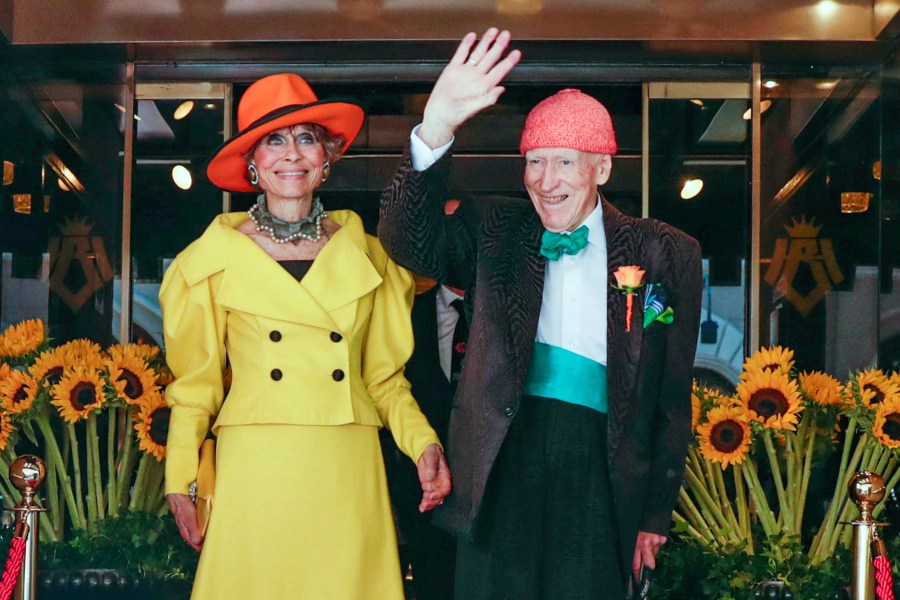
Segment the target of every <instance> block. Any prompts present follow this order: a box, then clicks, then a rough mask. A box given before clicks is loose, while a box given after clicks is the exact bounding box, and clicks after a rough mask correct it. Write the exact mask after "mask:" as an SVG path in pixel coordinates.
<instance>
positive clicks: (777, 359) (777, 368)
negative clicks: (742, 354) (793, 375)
mask: <svg viewBox="0 0 900 600" xmlns="http://www.w3.org/2000/svg"><path fill="white" fill-rule="evenodd" d="M793 367H794V351H793V350H790V349H788V348H782V347H781V346H773V347H771V348H760V349H759V350H757V351H756V352H755V353H754V354H753V356H751V357H750V358H748V359H747V360H745V361H744V370H743V372H742V373H741V381H746V380H747V379H750V377H751V376H752V375H753V374H754V373H757V372H760V371H774V372H776V373H784V374H785V375H787V374H788V373H790V372H791V369H792V368H793Z"/></svg>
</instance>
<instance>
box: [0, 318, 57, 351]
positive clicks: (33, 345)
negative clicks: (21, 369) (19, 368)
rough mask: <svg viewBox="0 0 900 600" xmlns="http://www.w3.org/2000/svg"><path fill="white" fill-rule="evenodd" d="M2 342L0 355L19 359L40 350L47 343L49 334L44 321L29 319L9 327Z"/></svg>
mask: <svg viewBox="0 0 900 600" xmlns="http://www.w3.org/2000/svg"><path fill="white" fill-rule="evenodd" d="M2 340H3V341H2V347H0V355H2V356H12V357H18V356H23V355H25V354H28V353H29V352H34V351H36V350H37V349H38V348H40V347H41V345H42V344H44V343H45V342H46V341H47V332H46V330H45V328H44V322H43V321H41V320H40V319H29V320H27V321H22V322H21V323H17V324H15V325H10V326H9V327H7V328H6V331H4V332H3V336H2Z"/></svg>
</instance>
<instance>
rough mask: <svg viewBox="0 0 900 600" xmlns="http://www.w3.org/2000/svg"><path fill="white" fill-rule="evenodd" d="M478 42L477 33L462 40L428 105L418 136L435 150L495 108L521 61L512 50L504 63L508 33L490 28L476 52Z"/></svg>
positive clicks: (439, 78)
mask: <svg viewBox="0 0 900 600" xmlns="http://www.w3.org/2000/svg"><path fill="white" fill-rule="evenodd" d="M476 39H477V36H476V35H475V34H474V33H467V34H466V36H465V37H464V38H463V39H462V42H460V44H459V47H458V48H457V49H456V53H455V54H454V55H453V58H451V59H450V62H449V63H448V64H447V66H446V67H444V70H443V71H442V72H441V75H440V77H438V80H437V82H436V83H435V84H434V89H433V90H432V91H431V96H429V98H428V103H427V104H426V105H425V114H424V116H423V119H422V126H421V127H420V128H419V131H418V135H419V137H420V138H421V139H422V141H423V142H425V143H426V144H428V146H429V147H430V148H432V149H434V148H439V147H441V146H443V145H445V144H447V143H448V142H449V141H450V140H451V139H453V133H454V132H455V131H456V129H457V128H458V127H459V126H460V125H462V124H463V123H465V122H466V121H467V120H469V119H470V118H471V117H473V116H474V115H476V114H477V113H479V112H480V111H482V110H484V109H485V108H487V107H489V106H493V105H494V104H496V102H497V99H498V98H500V94H502V93H503V92H504V91H505V90H506V88H504V87H503V86H501V85H500V82H501V81H503V79H504V78H505V77H506V75H507V74H508V73H509V72H510V70H511V69H512V68H513V67H514V66H516V63H518V62H519V59H520V58H522V53H521V52H519V51H518V50H513V51H512V52H510V53H509V54H507V55H506V57H505V58H503V60H501V57H502V56H503V53H504V52H505V51H506V47H507V46H508V45H509V32H508V31H499V32H498V31H497V29H496V28H495V27H491V28H490V29H488V30H487V31H485V32H484V35H483V36H481V41H480V42H478V45H477V46H475V48H474V50H473V49H472V46H474V45H475V40H476Z"/></svg>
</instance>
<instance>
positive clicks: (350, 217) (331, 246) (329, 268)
mask: <svg viewBox="0 0 900 600" xmlns="http://www.w3.org/2000/svg"><path fill="white" fill-rule="evenodd" d="M329 216H330V218H331V219H332V220H334V221H335V222H336V223H338V224H339V225H341V228H340V229H339V230H338V231H337V233H335V234H334V236H332V238H331V240H330V241H329V242H328V243H327V244H325V247H324V248H322V251H321V252H320V253H319V256H318V257H317V258H316V260H315V262H314V263H313V265H312V267H311V268H310V270H309V273H307V274H306V277H304V278H303V281H302V282H301V286H302V287H303V288H304V289H305V290H306V292H307V293H308V294H309V295H310V296H311V297H312V298H314V299H315V301H316V302H317V303H318V304H319V306H321V307H322V308H323V309H324V310H325V311H326V312H327V313H328V315H329V317H330V318H331V319H332V320H333V321H334V322H335V323H336V324H337V325H338V328H339V329H340V330H341V331H345V332H346V331H349V330H350V329H351V328H352V326H353V322H354V320H355V319H356V301H357V300H358V299H359V298H361V297H363V296H365V295H366V294H368V293H369V292H371V291H372V290H374V289H375V288H376V287H378V286H379V285H380V284H381V281H382V277H381V275H380V274H379V273H378V271H377V269H376V268H375V266H374V265H373V264H372V259H371V258H370V256H369V251H368V245H367V243H366V233H365V231H364V230H363V226H362V221H360V219H359V217H358V216H357V215H356V214H355V213H352V212H350V211H344V210H340V211H334V212H332V213H329Z"/></svg>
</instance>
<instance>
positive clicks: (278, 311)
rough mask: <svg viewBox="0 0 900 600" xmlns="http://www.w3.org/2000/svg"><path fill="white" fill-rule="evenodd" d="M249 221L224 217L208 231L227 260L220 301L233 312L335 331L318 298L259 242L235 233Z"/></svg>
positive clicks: (333, 324) (239, 217) (212, 240)
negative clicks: (238, 227)
mask: <svg viewBox="0 0 900 600" xmlns="http://www.w3.org/2000/svg"><path fill="white" fill-rule="evenodd" d="M246 218H247V217H246V214H238V213H235V214H228V215H220V216H219V217H218V218H217V219H216V221H215V222H214V225H218V227H217V228H215V229H213V227H210V230H207V233H208V234H212V236H211V237H212V239H211V240H210V242H211V243H213V244H215V247H216V248H219V249H220V251H221V252H222V254H223V256H224V257H225V269H224V274H223V279H222V285H221V287H220V288H219V292H218V294H217V296H216V301H217V302H218V303H219V304H222V305H223V306H225V307H226V308H230V309H232V310H237V311H241V312H245V313H249V314H254V315H259V316H262V317H267V318H271V319H279V320H283V321H293V322H295V323H302V324H304V325H312V326H314V327H322V328H325V329H334V328H335V323H334V321H333V320H332V319H331V317H330V316H329V315H328V313H327V311H325V310H324V309H323V308H322V306H321V305H320V304H319V302H318V301H317V300H316V298H314V297H313V295H312V294H310V293H309V291H308V290H307V289H306V288H304V287H303V286H302V285H300V284H298V283H297V280H296V279H294V277H293V276H292V275H291V274H290V273H288V272H287V271H286V270H285V269H284V267H282V266H281V265H279V264H278V261H276V260H275V259H274V258H272V257H271V256H269V255H268V254H266V252H265V251H264V250H263V249H262V248H260V247H259V246H258V245H257V244H256V242H254V241H253V240H252V239H250V238H249V237H247V236H246V235H244V234H243V233H241V232H239V231H237V230H236V229H234V228H235V227H237V226H238V225H239V224H240V223H241V222H242V221H244V220H245V219H246ZM206 235H207V234H204V237H206ZM326 247H327V245H326ZM313 264H315V263H313Z"/></svg>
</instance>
